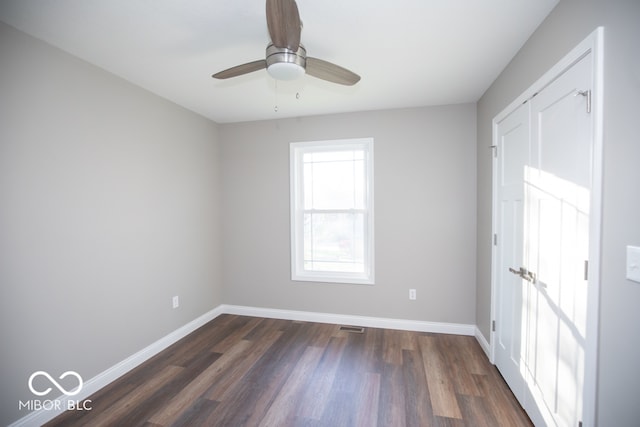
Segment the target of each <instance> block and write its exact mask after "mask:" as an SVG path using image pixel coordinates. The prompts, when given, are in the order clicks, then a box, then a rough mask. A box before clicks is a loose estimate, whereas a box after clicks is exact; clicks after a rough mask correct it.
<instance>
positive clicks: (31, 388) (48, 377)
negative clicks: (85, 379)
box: [29, 371, 82, 396]
mask: <svg viewBox="0 0 640 427" xmlns="http://www.w3.org/2000/svg"><path fill="white" fill-rule="evenodd" d="M38 375H43V376H45V377H46V378H47V379H48V380H49V381H51V383H52V384H53V385H54V386H56V388H57V389H58V390H60V391H61V392H62V393H64V394H66V395H67V396H75V395H76V394H78V393H80V390H82V377H81V376H80V374H78V373H77V372H75V371H67V372H65V373H64V374H62V375H60V378H59V379H61V380H62V379H64V378H66V377H68V376H69V375H71V376H74V377H76V378H77V379H78V388H77V389H76V390H75V391H73V390H72V391H67V390H65V389H64V387H62V386H61V385H60V384H58V382H57V381H56V380H54V379H53V377H52V376H51V375H49V373H47V372H45V371H37V372H34V373H33V374H31V376H30V377H29V390H31V393H33V394H35V395H36V396H44V395H45V394H49V392H50V391H51V387H49V388H48V389H46V390H45V391H37V390H36V389H34V388H33V379H34V378H35V377H37V376H38Z"/></svg>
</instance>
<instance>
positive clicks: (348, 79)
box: [306, 56, 360, 86]
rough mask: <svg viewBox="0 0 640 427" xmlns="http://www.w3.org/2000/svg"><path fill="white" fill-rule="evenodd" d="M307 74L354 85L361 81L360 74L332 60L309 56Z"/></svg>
mask: <svg viewBox="0 0 640 427" xmlns="http://www.w3.org/2000/svg"><path fill="white" fill-rule="evenodd" d="M306 71H307V74H309V75H310V76H313V77H317V78H319V79H322V80H326V81H329V82H333V83H338V84H341V85H346V86H353V85H354V84H356V83H358V82H359V81H360V76H359V75H357V74H356V73H354V72H351V71H349V70H347V69H346V68H343V67H341V66H339V65H336V64H332V63H331V62H328V61H325V60H322V59H318V58H311V57H308V56H307V69H306Z"/></svg>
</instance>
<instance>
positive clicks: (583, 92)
mask: <svg viewBox="0 0 640 427" xmlns="http://www.w3.org/2000/svg"><path fill="white" fill-rule="evenodd" d="M578 95H582V96H584V97H586V98H587V114H591V90H579V91H578V93H576V96H578Z"/></svg>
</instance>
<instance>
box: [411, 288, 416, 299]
mask: <svg viewBox="0 0 640 427" xmlns="http://www.w3.org/2000/svg"><path fill="white" fill-rule="evenodd" d="M409 299H410V300H415V299H416V290H415V289H409Z"/></svg>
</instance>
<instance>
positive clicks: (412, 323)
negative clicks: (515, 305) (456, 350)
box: [221, 305, 476, 336]
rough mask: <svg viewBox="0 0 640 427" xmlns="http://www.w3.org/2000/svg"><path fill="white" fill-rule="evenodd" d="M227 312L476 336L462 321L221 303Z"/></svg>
mask: <svg viewBox="0 0 640 427" xmlns="http://www.w3.org/2000/svg"><path fill="white" fill-rule="evenodd" d="M221 307H222V311H223V312H224V313H228V314H237V315H243V316H255V317H266V318H271V319H285V320H299V321H305V322H317V323H332V324H337V325H351V326H366V327H369V328H384V329H399V330H403V331H417V332H434V333H439V334H454V335H470V336H474V335H475V331H476V326H475V325H466V324H461V323H440V322H425V321H420V320H404V319H388V318H383V317H367V316H352V315H346V314H331V313H314V312H309V311H295V310H278V309H273V308H260V307H245V306H239V305H222V306H221Z"/></svg>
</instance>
